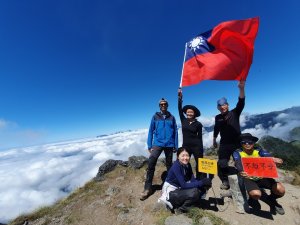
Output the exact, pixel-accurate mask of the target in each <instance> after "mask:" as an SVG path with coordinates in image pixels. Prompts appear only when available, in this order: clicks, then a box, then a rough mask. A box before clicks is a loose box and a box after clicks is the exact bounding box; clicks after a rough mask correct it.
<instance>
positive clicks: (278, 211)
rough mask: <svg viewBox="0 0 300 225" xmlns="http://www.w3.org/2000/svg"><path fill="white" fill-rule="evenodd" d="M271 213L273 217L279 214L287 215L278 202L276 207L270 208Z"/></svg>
mask: <svg viewBox="0 0 300 225" xmlns="http://www.w3.org/2000/svg"><path fill="white" fill-rule="evenodd" d="M270 212H271V213H272V214H273V215H276V213H278V214H279V215H284V214H285V211H284V209H283V207H282V205H280V204H278V202H276V203H275V204H274V205H272V206H270Z"/></svg>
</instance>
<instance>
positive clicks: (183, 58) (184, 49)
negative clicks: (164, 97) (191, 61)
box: [179, 43, 187, 88]
mask: <svg viewBox="0 0 300 225" xmlns="http://www.w3.org/2000/svg"><path fill="white" fill-rule="evenodd" d="M186 48H187V43H185V49H184V58H183V63H182V71H181V79H180V84H179V88H181V87H182V86H181V85H182V75H183V70H184V62H185V57H186Z"/></svg>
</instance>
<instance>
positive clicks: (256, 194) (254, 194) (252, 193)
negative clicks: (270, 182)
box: [248, 190, 261, 200]
mask: <svg viewBox="0 0 300 225" xmlns="http://www.w3.org/2000/svg"><path fill="white" fill-rule="evenodd" d="M248 194H249V197H250V198H253V199H255V200H258V199H260V197H261V191H260V190H252V191H249V192H248Z"/></svg>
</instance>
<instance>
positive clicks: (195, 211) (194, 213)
mask: <svg viewBox="0 0 300 225" xmlns="http://www.w3.org/2000/svg"><path fill="white" fill-rule="evenodd" d="M187 216H188V217H189V218H191V219H192V220H193V225H200V224H202V223H201V218H203V217H208V218H209V220H210V221H211V222H212V224H213V225H229V223H227V222H226V221H224V220H223V219H221V218H220V217H217V216H215V215H213V214H212V213H210V212H208V211H205V210H203V209H199V208H192V209H191V210H190V211H189V212H188V214H187Z"/></svg>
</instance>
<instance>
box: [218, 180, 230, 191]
mask: <svg viewBox="0 0 300 225" xmlns="http://www.w3.org/2000/svg"><path fill="white" fill-rule="evenodd" d="M220 188H221V189H222V190H228V189H229V188H230V186H229V183H228V181H226V180H224V181H222V184H221V185H220Z"/></svg>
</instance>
